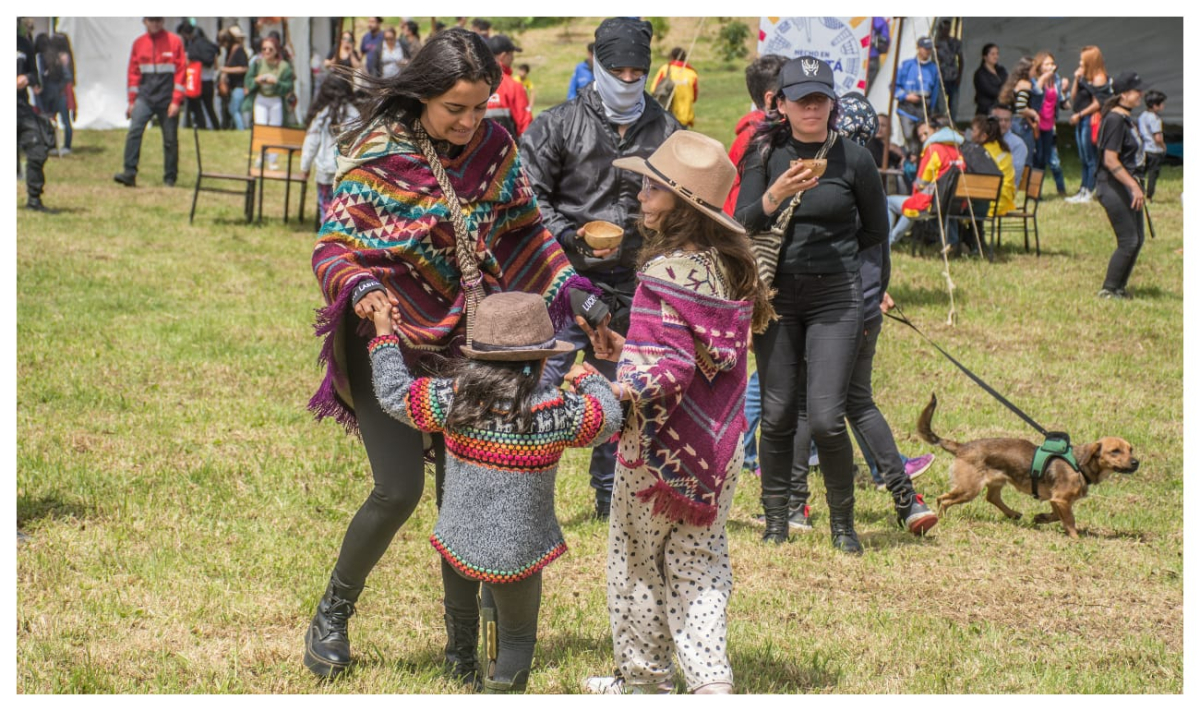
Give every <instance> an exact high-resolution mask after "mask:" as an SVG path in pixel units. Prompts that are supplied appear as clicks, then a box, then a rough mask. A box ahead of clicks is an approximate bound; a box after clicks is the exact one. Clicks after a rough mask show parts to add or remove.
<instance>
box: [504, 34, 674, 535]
mask: <svg viewBox="0 0 1200 711" xmlns="http://www.w3.org/2000/svg"><path fill="white" fill-rule="evenodd" d="M652 34H653V31H652V29H651V27H650V23H649V22H644V21H641V20H633V19H629V18H623V17H621V18H610V19H607V20H605V21H604V22H602V23H600V26H599V27H598V28H597V29H596V45H595V64H596V67H595V70H596V71H595V74H596V80H595V82H593V83H592V84H589V85H588V86H586V87H585V88H583V89H581V90H580V92H579V95H578V96H577V97H576V98H574V99H572V100H570V101H567V102H565V103H562V104H559V105H558V106H555V107H553V108H551V109H548V110H546V111H544V112H542V113H541V114H540V115H538V117H537V118H535V119H534V120H533V123H532V124H530V126H529V128H528V129H526V131H525V133H524V135H522V136H521V145H520V152H521V157H522V159H523V161H524V163H525V169H526V172H527V174H528V175H529V180H530V182H531V183H532V184H533V189H534V192H535V193H537V199H538V207H540V208H541V211H542V220H543V222H544V224H545V225H546V227H547V229H549V230H550V231H551V232H553V233H554V234H555V235H557V237H558V241H559V242H560V243H561V244H562V246H563V251H565V252H566V253H567V257H568V258H569V259H570V260H571V264H573V265H574V266H575V270H576V271H577V272H579V273H580V274H582V275H583V276H586V277H587V278H588V279H590V280H591V281H592V283H593V284H595V285H596V286H597V287H599V288H600V289H601V290H602V291H603V292H604V294H605V301H606V302H607V303H608V306H609V309H610V311H611V313H612V315H613V318H612V322H611V323H610V325H609V327H610V328H612V329H613V330H615V331H617V332H619V333H621V334H622V335H624V334H625V332H626V331H627V330H628V328H629V308H630V305H631V304H632V302H633V291H634V287H635V285H636V272H637V267H638V265H637V261H636V260H637V253H638V251H639V250H640V249H641V246H642V238H641V235H640V234H638V231H637V218H638V213H639V203H638V199H637V195H638V192H639V191H640V190H641V185H642V180H641V176H638V175H635V174H634V173H630V172H626V171H621V170H618V169H616V168H613V167H612V162H613V160H615V159H617V158H623V157H627V156H637V157H640V158H646V157H649V156H650V154H651V153H653V152H654V151H655V149H657V148H658V147H659V146H660V145H661V144H662V142H663V141H664V140H666V138H667V136H669V135H671V134H672V133H674V132H675V131H678V130H680V129H681V128H682V127H681V126H680V125H679V122H678V121H676V120H675V117H673V116H671V115H670V114H668V113H666V112H665V111H663V109H662V107H661V106H659V105H658V103H657V102H656V101H654V100H653V98H652V97H650V96H649V95H648V94H646V74H647V72H649V71H650V39H651V37H652ZM602 75H603V76H602ZM592 220H607V221H608V222H612V223H614V224H617V225H620V226H622V227H623V228H624V229H625V237H624V239H623V240H622V242H621V244H620V245H619V246H618V247H617V248H616V249H611V250H595V251H593V250H592V249H591V248H589V247H588V246H587V243H586V242H584V240H583V236H582V231H581V229H580V228H582V226H583V225H584V224H586V223H587V222H590V221H592ZM558 338H560V339H562V340H567V341H571V342H573V343H575V344H576V345H578V346H579V347H580V348H583V349H585V351H584V354H585V360H586V361H587V362H589V363H591V364H592V365H594V366H595V367H596V369H597V370H599V371H600V372H601V373H602V374H604V375H605V376H606V377H608V378H609V379H610V380H611V379H612V378H614V377H615V376H616V363H613V362H610V361H603V360H598V359H597V358H596V355H595V353H594V352H593V350H592V348H591V344H590V342H589V340H588V338H587V335H586V334H584V332H583V331H582V330H581V329H579V328H578V327H576V326H574V325H570V326H568V327H566V328H564V329H563V331H562V332H560V333H559V334H558ZM574 362H575V354H574V353H568V354H564V355H562V356H559V357H556V358H551V359H550V360H549V361H547V362H546V368H545V371H544V374H543V376H542V379H543V382H554V383H558V382H561V381H562V376H563V373H565V372H566V370H567V368H568V367H570V365H571V364H572V363H574ZM615 469H616V444H615V443H609V444H603V445H601V446H599V447H596V448H595V450H593V452H592V463H591V468H590V472H591V476H592V488H593V489H595V490H596V515H597V516H598V517H599V518H608V511H609V503H610V501H611V498H612V484H613V473H614V471H615Z"/></svg>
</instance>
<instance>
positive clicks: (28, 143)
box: [17, 101, 50, 198]
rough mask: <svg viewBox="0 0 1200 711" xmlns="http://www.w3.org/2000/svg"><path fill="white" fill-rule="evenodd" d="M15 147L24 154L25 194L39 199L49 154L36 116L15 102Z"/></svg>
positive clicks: (43, 186) (30, 108)
mask: <svg viewBox="0 0 1200 711" xmlns="http://www.w3.org/2000/svg"><path fill="white" fill-rule="evenodd" d="M17 147H18V148H19V149H20V150H22V151H24V152H25V192H26V194H27V195H28V196H29V197H31V198H37V197H41V196H42V190H43V189H44V188H45V187H46V173H45V171H44V170H43V166H45V164H46V158H47V156H49V155H50V153H49V150H48V149H47V147H46V139H45V137H44V136H43V135H42V126H41V125H40V121H39V119H38V115H37V114H35V113H34V112H33V107H32V106H30V105H29V104H27V103H25V102H23V101H18V102H17Z"/></svg>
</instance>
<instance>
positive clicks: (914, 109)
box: [895, 37, 941, 153]
mask: <svg viewBox="0 0 1200 711" xmlns="http://www.w3.org/2000/svg"><path fill="white" fill-rule="evenodd" d="M940 87H941V84H940V82H939V81H938V68H937V62H935V61H933V40H931V39H929V38H928V37H921V38H920V39H918V40H917V56H916V57H915V58H913V59H906V60H904V62H903V63H902V64H901V65H900V70H899V71H898V72H897V73H896V92H895V94H896V112H897V113H898V114H900V126H901V127H902V128H903V129H904V140H905V141H907V142H908V144H909V145H908V149H909V151H911V152H913V153H920V151H921V146H920V145H919V144H918V143H917V141H916V138H915V137H914V136H913V129H914V128H916V125H917V124H918V123H920V122H921V121H924V120H925V119H926V118H927V116H932V115H933V113H934V107H935V106H937V105H938V94H939V91H940ZM922 103H924V107H923V106H922Z"/></svg>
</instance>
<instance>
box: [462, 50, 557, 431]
mask: <svg viewBox="0 0 1200 711" xmlns="http://www.w3.org/2000/svg"><path fill="white" fill-rule="evenodd" d="M472 34H474V33H472ZM544 363H545V361H542V360H526V361H504V360H474V359H471V358H463V359H461V360H459V361H457V362H455V363H454V364H453V365H451V366H450V367H449V369H448V370H447V371H446V373H445V374H444V376H443V377H447V378H454V380H455V384H454V385H455V388H454V402H453V403H452V404H451V405H450V412H449V413H447V415H446V429H448V430H461V429H477V430H481V429H491V427H492V425H493V423H495V422H496V421H497V420H499V421H500V422H503V423H506V424H512V425H513V427H514V428H515V429H516V431H517V432H520V433H525V432H529V431H530V430H531V429H533V406H534V404H535V397H534V396H535V395H537V391H538V384H539V382H540V379H541V376H542V365H543V364H544Z"/></svg>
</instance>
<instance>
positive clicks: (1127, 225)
mask: <svg viewBox="0 0 1200 711" xmlns="http://www.w3.org/2000/svg"><path fill="white" fill-rule="evenodd" d="M1114 183H1116V181H1114V180H1110V179H1109V178H1107V177H1106V176H1104V175H1102V176H1101V177H1100V178H1099V179H1098V180H1097V181H1096V197H1097V198H1099V199H1100V204H1101V205H1103V206H1104V211H1105V212H1107V213H1108V221H1109V223H1110V224H1111V225H1112V228H1113V232H1115V233H1116V234H1117V249H1116V251H1114V252H1113V255H1112V258H1111V259H1109V260H1108V273H1107V274H1105V275H1104V288H1105V289H1108V290H1109V291H1115V290H1117V289H1124V288H1125V285H1126V284H1128V283H1129V275H1130V274H1132V273H1133V265H1134V264H1135V263H1137V258H1138V252H1140V251H1141V250H1142V243H1143V242H1145V241H1146V232H1145V222H1144V221H1143V220H1142V211H1141V210H1134V209H1132V208H1131V207H1129V203H1130V202H1132V201H1133V197H1132V196H1131V195H1130V194H1129V190H1128V189H1126V188H1125V186H1124V185H1121V184H1120V183H1116V184H1115V185H1114Z"/></svg>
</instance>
